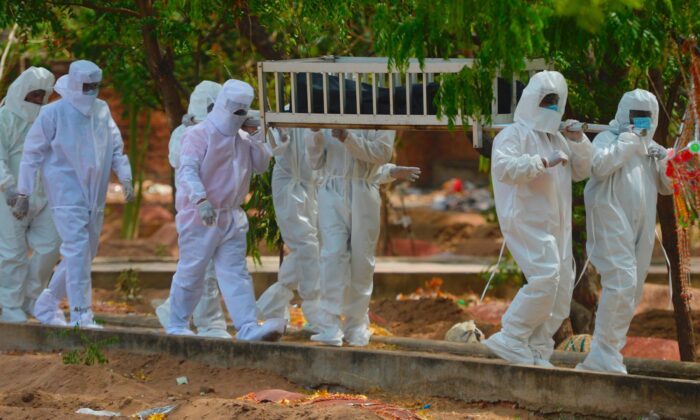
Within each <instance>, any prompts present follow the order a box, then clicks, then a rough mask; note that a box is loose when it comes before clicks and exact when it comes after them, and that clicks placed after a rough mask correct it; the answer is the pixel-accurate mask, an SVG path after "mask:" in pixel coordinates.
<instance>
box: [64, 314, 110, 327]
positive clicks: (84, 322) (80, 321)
mask: <svg viewBox="0 0 700 420" xmlns="http://www.w3.org/2000/svg"><path fill="white" fill-rule="evenodd" d="M70 320H71V325H72V326H74V327H78V328H90V329H94V330H101V329H103V328H104V327H103V326H102V325H100V324H98V323H97V322H95V317H94V314H93V313H92V311H91V310H89V309H88V310H87V311H84V312H71V314H70ZM74 320H75V321H74Z"/></svg>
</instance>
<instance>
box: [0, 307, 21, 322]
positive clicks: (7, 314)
mask: <svg viewBox="0 0 700 420" xmlns="http://www.w3.org/2000/svg"><path fill="white" fill-rule="evenodd" d="M0 310H2V312H0V321H2V322H12V323H22V322H27V314H26V313H25V312H24V310H22V308H8V307H3V308H2V309H0Z"/></svg>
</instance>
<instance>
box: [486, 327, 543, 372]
mask: <svg viewBox="0 0 700 420" xmlns="http://www.w3.org/2000/svg"><path fill="white" fill-rule="evenodd" d="M481 344H483V345H485V346H486V347H488V349H489V350H491V351H492V352H494V353H495V354H496V356H498V357H500V358H501V359H503V360H505V361H507V362H510V363H512V364H516V365H527V366H533V365H534V364H535V358H534V356H533V355H532V351H530V349H529V348H528V346H527V344H526V343H525V342H522V341H520V340H516V339H515V338H510V337H507V336H506V335H505V334H503V332H498V333H496V334H494V335H492V336H491V337H489V338H488V339H487V340H484V341H482V342H481Z"/></svg>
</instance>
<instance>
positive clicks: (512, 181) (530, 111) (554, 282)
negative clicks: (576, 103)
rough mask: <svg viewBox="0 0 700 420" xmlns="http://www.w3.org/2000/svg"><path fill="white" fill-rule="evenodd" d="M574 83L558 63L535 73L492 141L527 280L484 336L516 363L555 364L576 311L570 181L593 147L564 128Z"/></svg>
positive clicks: (501, 199)
mask: <svg viewBox="0 0 700 420" xmlns="http://www.w3.org/2000/svg"><path fill="white" fill-rule="evenodd" d="M566 98H567V86H566V81H565V80H564V77H563V76H562V75H561V74H560V73H558V72H555V71H543V72H540V73H537V74H535V75H534V76H533V77H532V78H531V79H530V82H529V83H528V85H527V87H526V88H525V90H524V91H523V94H522V97H521V99H520V101H519V102H518V105H517V107H516V109H515V116H514V121H515V122H514V123H513V124H512V125H510V126H508V127H507V128H506V129H504V130H503V131H501V132H500V133H499V134H498V135H497V136H496V138H495V139H494V143H493V152H492V160H491V174H492V177H493V193H494V197H495V202H496V212H497V214H498V220H499V224H500V228H501V232H503V236H504V239H505V243H506V245H507V246H508V249H509V250H510V252H511V254H512V255H513V258H514V259H515V261H516V262H517V264H518V266H519V267H520V269H521V270H522V271H523V274H524V275H525V277H526V279H527V284H526V285H525V286H523V288H522V289H520V291H518V293H517V295H516V296H515V299H513V302H512V303H511V304H510V306H509V307H508V310H507V311H506V313H505V314H504V315H503V318H502V322H501V324H502V328H501V331H500V332H498V333H496V334H494V335H493V336H491V337H490V338H489V339H488V340H486V341H484V342H483V343H484V344H485V345H486V346H487V347H488V348H490V349H491V350H492V351H493V352H494V353H496V355H498V356H499V357H501V358H503V359H505V360H507V361H509V362H511V363H517V364H525V365H533V364H534V365H538V366H546V367H551V364H550V363H549V358H550V356H551V355H552V352H553V350H554V340H553V339H552V336H553V335H554V333H555V332H556V331H557V329H558V328H559V326H560V325H561V323H562V321H563V320H564V319H566V318H567V317H568V316H569V307H570V304H571V297H572V293H573V287H574V275H575V273H574V267H573V255H572V244H571V241H572V239H571V181H572V180H573V181H579V180H583V179H585V178H587V177H588V176H589V172H590V166H591V157H592V153H593V147H592V146H591V143H590V141H589V140H588V139H587V138H586V136H585V135H583V133H581V132H580V131H578V132H573V131H569V128H570V127H569V126H571V125H573V124H574V123H575V121H573V120H570V121H567V123H566V126H567V127H566V129H565V130H564V131H563V133H564V135H562V134H561V133H560V132H559V126H560V123H561V118H562V115H563V113H564V108H565V107H566Z"/></svg>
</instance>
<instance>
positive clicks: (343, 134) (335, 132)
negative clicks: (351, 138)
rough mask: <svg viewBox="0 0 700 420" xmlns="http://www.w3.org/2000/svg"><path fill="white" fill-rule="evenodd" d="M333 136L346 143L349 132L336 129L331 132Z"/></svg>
mask: <svg viewBox="0 0 700 420" xmlns="http://www.w3.org/2000/svg"><path fill="white" fill-rule="evenodd" d="M331 135H332V136H333V137H335V138H337V139H338V140H340V141H341V142H345V139H346V138H348V130H346V129H344V128H334V129H332V130H331Z"/></svg>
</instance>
